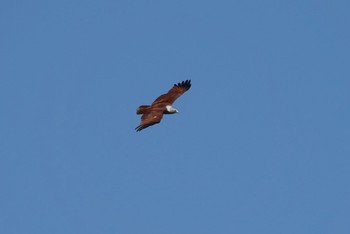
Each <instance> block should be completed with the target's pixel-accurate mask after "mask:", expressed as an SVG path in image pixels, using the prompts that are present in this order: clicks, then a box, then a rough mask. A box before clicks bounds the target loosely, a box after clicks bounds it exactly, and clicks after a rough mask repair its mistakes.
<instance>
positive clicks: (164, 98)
mask: <svg viewBox="0 0 350 234" xmlns="http://www.w3.org/2000/svg"><path fill="white" fill-rule="evenodd" d="M190 88H191V80H186V81H182V82H181V83H178V84H174V86H173V87H172V88H171V89H170V90H169V91H168V92H167V93H166V94H163V95H161V96H159V97H158V98H157V99H156V100H155V101H154V102H153V103H152V106H153V105H157V104H161V103H166V104H169V105H171V104H173V102H174V101H175V100H176V99H177V98H178V97H180V96H181V95H182V94H183V93H185V92H186V91H187V90H189V89H190Z"/></svg>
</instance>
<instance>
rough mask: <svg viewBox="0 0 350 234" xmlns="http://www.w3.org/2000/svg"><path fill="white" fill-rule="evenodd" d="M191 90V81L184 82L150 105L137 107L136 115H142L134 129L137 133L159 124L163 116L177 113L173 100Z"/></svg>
mask: <svg viewBox="0 0 350 234" xmlns="http://www.w3.org/2000/svg"><path fill="white" fill-rule="evenodd" d="M190 88H191V80H185V81H182V82H181V83H178V84H174V86H173V87H172V88H171V89H170V90H169V91H168V92H167V93H166V94H162V95H160V96H159V97H158V98H157V99H156V100H155V101H154V102H153V103H152V104H151V105H142V106H139V107H138V108H137V110H136V114H138V115H142V117H141V123H140V125H139V126H137V127H136V128H135V130H136V131H137V132H139V131H141V130H142V129H145V128H148V127H149V126H152V125H154V124H158V123H160V121H161V120H162V118H163V115H164V114H175V113H178V112H179V111H178V110H176V109H175V108H174V107H173V103H174V102H175V100H176V99H177V98H178V97H180V96H181V95H182V94H184V93H185V92H186V91H187V90H189V89H190Z"/></svg>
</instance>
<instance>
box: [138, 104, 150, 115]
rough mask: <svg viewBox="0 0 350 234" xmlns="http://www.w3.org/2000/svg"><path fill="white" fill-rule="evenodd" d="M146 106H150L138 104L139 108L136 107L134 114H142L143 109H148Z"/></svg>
mask: <svg viewBox="0 0 350 234" xmlns="http://www.w3.org/2000/svg"><path fill="white" fill-rule="evenodd" d="M148 107H150V106H149V105H142V106H139V108H137V109H136V114H138V115H142V114H143V113H145V111H146V110H147V109H148Z"/></svg>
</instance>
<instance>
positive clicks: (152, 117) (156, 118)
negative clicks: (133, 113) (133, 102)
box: [135, 109, 163, 132]
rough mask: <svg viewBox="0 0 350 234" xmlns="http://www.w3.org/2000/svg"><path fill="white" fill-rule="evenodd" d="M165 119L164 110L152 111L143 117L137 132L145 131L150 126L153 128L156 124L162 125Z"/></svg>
mask: <svg viewBox="0 0 350 234" xmlns="http://www.w3.org/2000/svg"><path fill="white" fill-rule="evenodd" d="M162 118H163V110H162V109H156V110H151V111H149V112H147V113H145V114H143V115H142V117H141V123H140V125H139V126H137V127H136V128H135V130H136V131H137V132H139V131H141V130H142V129H145V128H147V127H149V126H152V125H154V124H158V123H160V121H161V120H162Z"/></svg>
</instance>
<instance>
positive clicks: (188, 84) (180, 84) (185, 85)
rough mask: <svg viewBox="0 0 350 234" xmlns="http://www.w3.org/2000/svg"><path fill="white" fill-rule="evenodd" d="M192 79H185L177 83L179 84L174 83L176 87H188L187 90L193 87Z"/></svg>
mask: <svg viewBox="0 0 350 234" xmlns="http://www.w3.org/2000/svg"><path fill="white" fill-rule="evenodd" d="M191 85H192V84H191V80H184V81H182V82H180V83H177V84H174V86H175V87H181V88H182V87H184V88H186V89H187V90H189V89H190V88H191Z"/></svg>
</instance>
